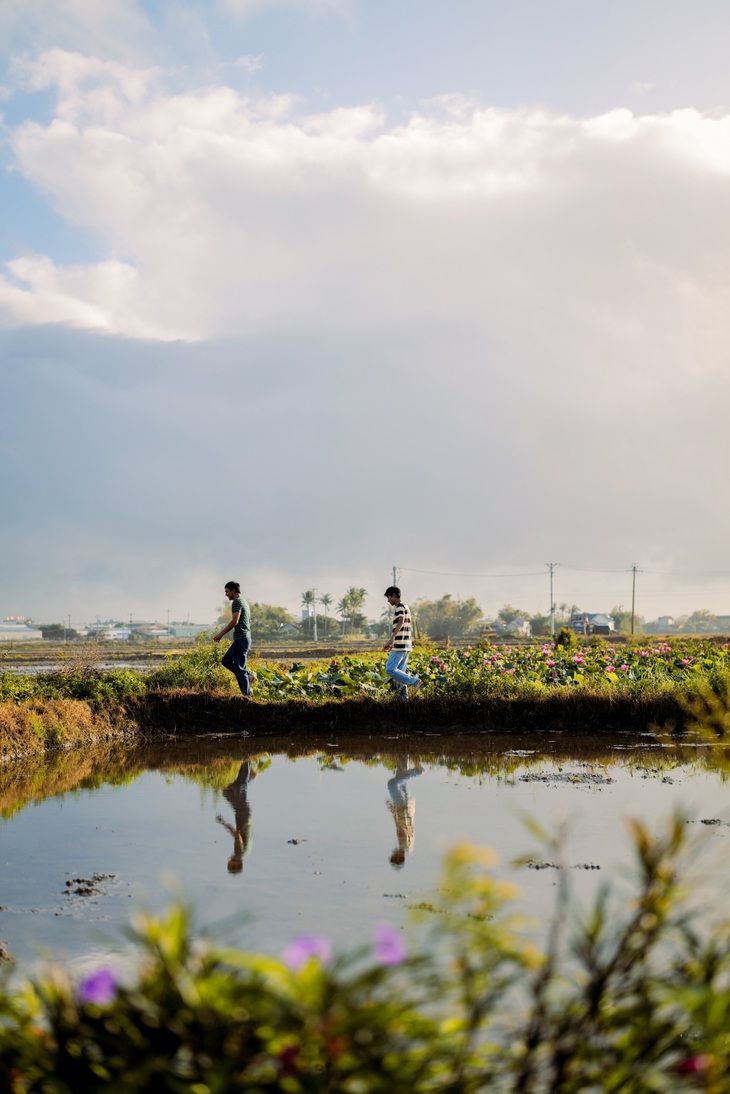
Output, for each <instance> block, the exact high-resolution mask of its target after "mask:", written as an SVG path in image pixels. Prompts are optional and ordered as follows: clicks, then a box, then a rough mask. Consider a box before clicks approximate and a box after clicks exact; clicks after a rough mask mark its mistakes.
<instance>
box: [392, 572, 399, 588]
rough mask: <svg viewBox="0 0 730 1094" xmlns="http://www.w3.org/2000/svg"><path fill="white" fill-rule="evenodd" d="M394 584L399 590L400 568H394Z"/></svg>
mask: <svg viewBox="0 0 730 1094" xmlns="http://www.w3.org/2000/svg"><path fill="white" fill-rule="evenodd" d="M393 584H394V585H395V587H396V589H397V588H398V567H397V566H394V567H393Z"/></svg>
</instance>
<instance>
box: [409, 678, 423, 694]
mask: <svg viewBox="0 0 730 1094" xmlns="http://www.w3.org/2000/svg"><path fill="white" fill-rule="evenodd" d="M422 683H423V680H416V682H415V684H411V695H415V694H416V692H417V691H418V689H419V688H420V686H421V684H422Z"/></svg>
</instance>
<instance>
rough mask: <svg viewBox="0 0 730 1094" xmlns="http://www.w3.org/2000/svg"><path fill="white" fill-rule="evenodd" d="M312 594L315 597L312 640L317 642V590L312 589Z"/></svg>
mask: <svg viewBox="0 0 730 1094" xmlns="http://www.w3.org/2000/svg"><path fill="white" fill-rule="evenodd" d="M312 593H313V597H314V598H313V600H312V603H313V604H314V626H313V627H312V638H313V639H314V641H315V642H316V641H317V590H316V589H312Z"/></svg>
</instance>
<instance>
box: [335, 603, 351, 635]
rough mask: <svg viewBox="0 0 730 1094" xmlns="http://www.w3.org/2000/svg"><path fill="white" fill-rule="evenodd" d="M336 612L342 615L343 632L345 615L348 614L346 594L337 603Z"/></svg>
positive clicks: (343, 629)
mask: <svg viewBox="0 0 730 1094" xmlns="http://www.w3.org/2000/svg"><path fill="white" fill-rule="evenodd" d="M337 614H338V615H341V616H342V633H343V635H344V633H345V624H346V623H347V617H348V615H349V614H350V602H349V601H348V599H347V595H345V596H343V598H342V600H340V601H338V603H337Z"/></svg>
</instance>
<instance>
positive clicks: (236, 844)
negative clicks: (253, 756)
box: [215, 760, 257, 874]
mask: <svg viewBox="0 0 730 1094" xmlns="http://www.w3.org/2000/svg"><path fill="white" fill-rule="evenodd" d="M256 774H257V772H256V768H255V767H254V766H253V765H252V764H251V763H250V762H249V761H248V760H245V761H244V762H243V763H242V764H241V767H240V769H239V771H238V774H237V775H236V777H235V779H234V780H233V782H232V783H231V784H230V785H229V786H227V787H226V788H225V790H224V791H223V797H224V798H225V799H226V801H228V802H230V803H231V805H232V806H233V813H234V816H235V827H234V826H233V825H232V824H229V823H228V822H227V821H224V820H223V817H222V816H221V815H220V813H219V814H218V816H217V817H216V818H215V819H216V820H217V821H218V823H219V824H222V825H223V827H224V828H226V829H227V830H228V831H229V832H230V833H231V835H232V836H233V854H232V855H231V857H230V858H229V860H228V873H229V874H240V873H241V871H242V870H243V858H244V855H246V854H248V852H249V851H250V849H251V806H250V805H249V803H248V784H249V783H250V781H251V779H255V778H256Z"/></svg>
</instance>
